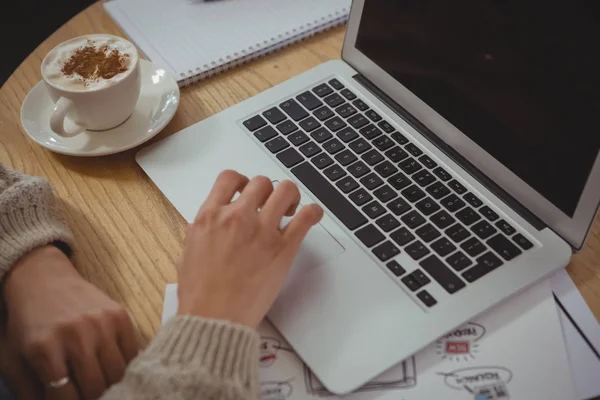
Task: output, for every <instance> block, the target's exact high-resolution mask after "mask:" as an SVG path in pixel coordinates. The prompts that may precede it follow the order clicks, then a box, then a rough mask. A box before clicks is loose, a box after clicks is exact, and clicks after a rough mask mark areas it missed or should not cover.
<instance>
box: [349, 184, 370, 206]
mask: <svg viewBox="0 0 600 400" xmlns="http://www.w3.org/2000/svg"><path fill="white" fill-rule="evenodd" d="M348 197H349V198H350V200H352V201H353V202H354V204H356V205H357V206H359V207H360V206H362V205H363V204H366V203H368V202H369V201H371V200H373V196H371V195H370V194H369V192H367V191H366V190H365V189H363V188H360V189H358V190H357V191H355V192H352V193H351V194H350V196H348Z"/></svg>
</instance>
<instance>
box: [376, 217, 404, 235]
mask: <svg viewBox="0 0 600 400" xmlns="http://www.w3.org/2000/svg"><path fill="white" fill-rule="evenodd" d="M375 223H376V224H377V226H379V227H380V228H381V230H382V231H384V232H389V231H391V230H393V229H396V228H397V227H399V226H400V222H398V220H397V219H396V218H394V217H393V216H392V214H385V215H384V216H383V217H380V218H379V219H377V221H375Z"/></svg>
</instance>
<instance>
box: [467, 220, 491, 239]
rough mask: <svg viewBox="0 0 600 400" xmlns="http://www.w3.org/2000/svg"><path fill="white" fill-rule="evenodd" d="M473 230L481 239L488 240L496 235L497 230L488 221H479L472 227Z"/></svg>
mask: <svg viewBox="0 0 600 400" xmlns="http://www.w3.org/2000/svg"><path fill="white" fill-rule="evenodd" d="M471 230H472V231H473V233H474V234H475V235H477V237H479V238H480V239H487V238H489V237H490V236H492V235H493V234H494V233H496V232H497V231H496V228H494V227H493V226H491V225H490V224H489V223H488V222H487V221H485V220H484V221H479V222H478V223H476V224H475V225H473V226H472V227H471Z"/></svg>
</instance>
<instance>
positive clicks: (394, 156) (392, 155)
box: [385, 146, 408, 163]
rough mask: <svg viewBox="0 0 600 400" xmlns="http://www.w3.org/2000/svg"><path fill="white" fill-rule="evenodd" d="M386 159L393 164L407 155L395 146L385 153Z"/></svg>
mask: <svg viewBox="0 0 600 400" xmlns="http://www.w3.org/2000/svg"><path fill="white" fill-rule="evenodd" d="M385 155H386V156H387V158H389V159H390V160H392V161H393V162H395V163H398V162H400V161H402V160H404V159H405V158H406V157H408V153H407V152H406V151H404V150H403V149H401V148H400V147H398V146H395V147H393V148H391V149H389V150H388V151H386V152H385Z"/></svg>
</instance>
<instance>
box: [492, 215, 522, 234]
mask: <svg viewBox="0 0 600 400" xmlns="http://www.w3.org/2000/svg"><path fill="white" fill-rule="evenodd" d="M496 227H497V228H498V229H500V230H501V231H502V232H504V234H505V235H508V236H511V235H512V234H513V233H515V232H516V231H517V230H516V229H515V228H513V227H512V226H511V225H510V224H509V223H508V222H506V221H505V220H503V219H501V220H500V221H498V222H496Z"/></svg>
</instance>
